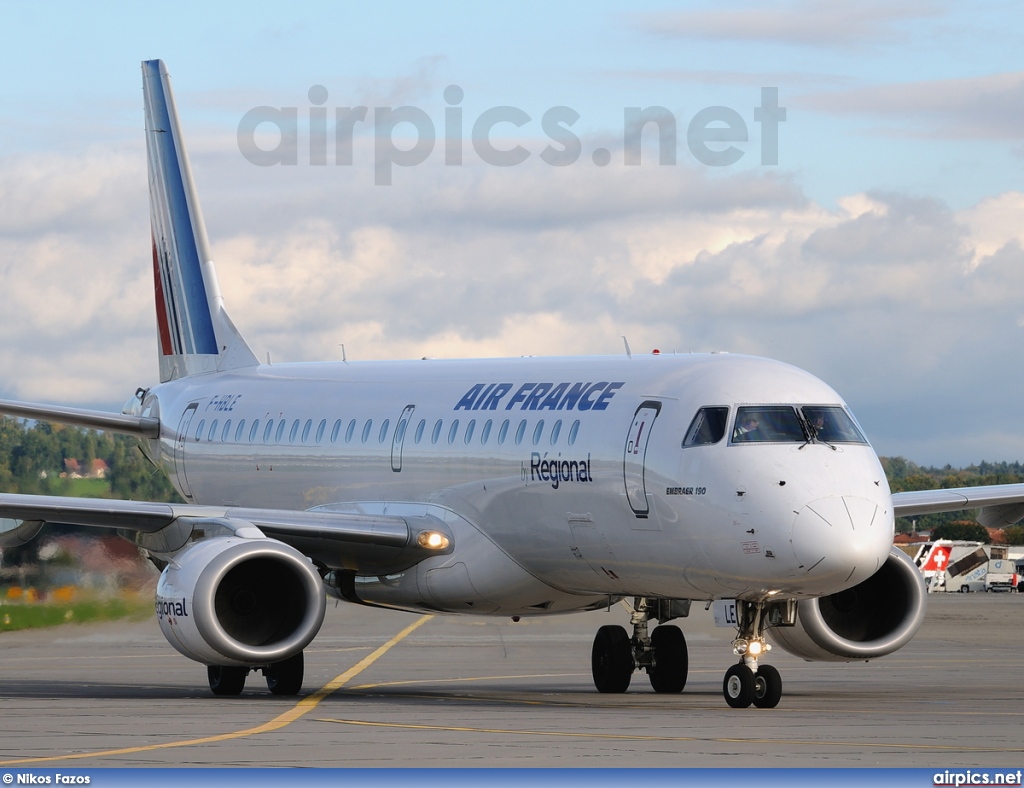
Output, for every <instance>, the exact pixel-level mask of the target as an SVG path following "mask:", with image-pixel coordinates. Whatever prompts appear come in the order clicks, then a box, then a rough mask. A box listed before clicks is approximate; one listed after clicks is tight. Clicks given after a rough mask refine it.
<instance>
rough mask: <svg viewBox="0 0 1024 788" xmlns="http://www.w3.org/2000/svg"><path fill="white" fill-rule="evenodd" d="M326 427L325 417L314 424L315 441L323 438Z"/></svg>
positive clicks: (318, 441)
mask: <svg viewBox="0 0 1024 788" xmlns="http://www.w3.org/2000/svg"><path fill="white" fill-rule="evenodd" d="M326 429H327V419H320V423H319V424H318V425H317V426H316V442H317V443H320V442H321V441H322V440H323V439H324V430H326Z"/></svg>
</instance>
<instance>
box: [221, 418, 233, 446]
mask: <svg viewBox="0 0 1024 788" xmlns="http://www.w3.org/2000/svg"><path fill="white" fill-rule="evenodd" d="M230 434H231V419H228V420H227V421H225V422H224V431H223V432H222V433H221V434H220V442H221V443H227V442H228V435H230Z"/></svg>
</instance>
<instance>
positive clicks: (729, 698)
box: [722, 665, 754, 709]
mask: <svg viewBox="0 0 1024 788" xmlns="http://www.w3.org/2000/svg"><path fill="white" fill-rule="evenodd" d="M722 694H723V695H725V702H726V703H728V704H729V705H730V706H732V707H733V708H734V709H745V708H747V706H749V705H750V704H751V703H753V702H754V671H752V670H751V669H750V668H748V667H747V666H746V665H733V666H732V667H731V668H729V669H728V670H727V671H726V672H725V681H723V682H722Z"/></svg>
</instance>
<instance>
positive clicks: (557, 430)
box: [551, 419, 562, 446]
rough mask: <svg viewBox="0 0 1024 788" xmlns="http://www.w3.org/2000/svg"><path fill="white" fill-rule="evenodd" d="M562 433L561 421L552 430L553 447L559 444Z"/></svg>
mask: <svg viewBox="0 0 1024 788" xmlns="http://www.w3.org/2000/svg"><path fill="white" fill-rule="evenodd" d="M561 432H562V420H561V419H559V420H558V421H556V422H555V426H553V427H552V428H551V445H552V446H554V445H555V444H556V443H558V436H559V434H560V433H561Z"/></svg>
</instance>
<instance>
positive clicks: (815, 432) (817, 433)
mask: <svg viewBox="0 0 1024 788" xmlns="http://www.w3.org/2000/svg"><path fill="white" fill-rule="evenodd" d="M800 410H801V411H802V412H803V414H804V419H806V421H807V426H808V427H809V428H810V431H811V437H813V438H814V439H816V440H819V441H821V442H822V443H867V439H866V438H865V437H864V435H863V434H862V433H861V431H860V429H859V428H858V427H857V424H856V423H855V422H854V420H853V419H852V418H850V414H849V413H847V412H846V411H845V410H843V409H842V408H840V407H838V406H836V405H804V406H803V407H802V408H801V409H800Z"/></svg>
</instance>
